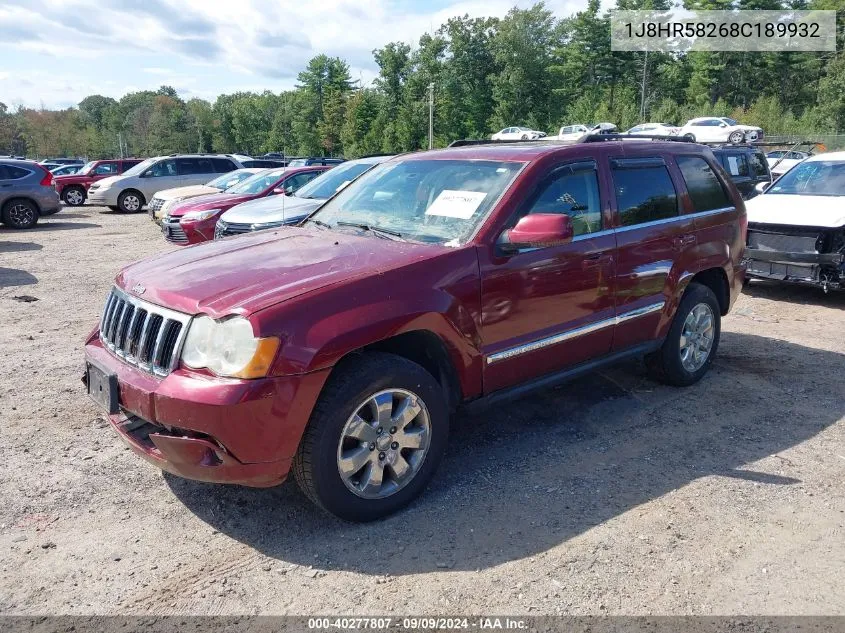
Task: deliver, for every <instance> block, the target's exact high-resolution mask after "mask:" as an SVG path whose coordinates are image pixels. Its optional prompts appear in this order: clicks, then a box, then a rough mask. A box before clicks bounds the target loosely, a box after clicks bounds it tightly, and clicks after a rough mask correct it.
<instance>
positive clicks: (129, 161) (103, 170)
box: [53, 158, 141, 207]
mask: <svg viewBox="0 0 845 633" xmlns="http://www.w3.org/2000/svg"><path fill="white" fill-rule="evenodd" d="M140 162H141V159H140V158H121V159H118V160H94V161H91V162H90V163H87V164H86V165H85V166H84V167H83V168H82V169H80V170H79V171H78V172H76V173H75V174H71V175H69V176H56V177H55V178H53V185H54V186H55V188H56V193H58V194H59V197H60V198H61V199H62V200H63V201H64V203H65V204H67V205H69V206H71V207H78V206H80V205H82V204H84V203H85V199H86V198H87V197H88V187H90V186H91V183H93V182H97V181H98V180H102V179H103V178H108V177H109V176H118V175H120V174H122V173H123V172H124V171H126V170H127V169H129V168H130V167H134V166H135V165H137V164H138V163H140Z"/></svg>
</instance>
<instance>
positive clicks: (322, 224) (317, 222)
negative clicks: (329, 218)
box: [308, 218, 332, 229]
mask: <svg viewBox="0 0 845 633" xmlns="http://www.w3.org/2000/svg"><path fill="white" fill-rule="evenodd" d="M308 222H313V223H314V224H316V225H317V226H322V227H323V228H324V229H330V228H332V225H331V224H326V223H325V222H323V221H322V220H318V219H317V218H308Z"/></svg>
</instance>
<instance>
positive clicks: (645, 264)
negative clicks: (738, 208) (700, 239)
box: [610, 153, 696, 351]
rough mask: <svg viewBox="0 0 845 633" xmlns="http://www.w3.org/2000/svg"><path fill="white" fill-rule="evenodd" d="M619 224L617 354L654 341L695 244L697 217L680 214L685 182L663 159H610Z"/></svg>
mask: <svg viewBox="0 0 845 633" xmlns="http://www.w3.org/2000/svg"><path fill="white" fill-rule="evenodd" d="M610 171H611V175H612V178H613V191H614V196H613V199H612V200H611V202H612V204H613V205H614V219H615V226H616V243H617V260H618V261H617V268H616V333H615V335H614V339H613V349H614V351H620V350H624V349H627V348H630V347H633V346H636V345H638V344H641V343H642V344H644V343H647V342H649V341H652V340H654V339H655V338H656V336H657V332H658V329H659V327H660V325H661V324H662V320H663V319H664V318H665V317H664V316H663V315H664V314H665V312H666V305H667V303H668V302H669V301H670V299H671V297H672V289H673V288H674V284H675V283H676V282H675V281H673V273H674V274H677V271H676V269H675V266H676V262H677V261H678V260H679V259H681V258H682V257H683V254H684V253H685V252H687V251H689V250H690V249H692V248H693V247H694V245H695V239H696V238H695V224H694V219H693V218H692V217H690V216H687V215H686V214H684V213H682V207H681V204H680V195H679V193H680V192H682V191H683V181H681V179H680V175H679V174H677V172H675V170H674V169H670V164H669V163H668V162H667V159H666V157H665V156H663V155H661V154H659V153H654V154H651V155H649V154H643V155H636V156H631V157H628V156H619V157H617V158H611V159H610Z"/></svg>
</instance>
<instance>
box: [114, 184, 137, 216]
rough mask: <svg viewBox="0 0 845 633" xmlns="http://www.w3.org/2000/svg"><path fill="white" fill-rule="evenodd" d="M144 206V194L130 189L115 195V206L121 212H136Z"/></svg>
mask: <svg viewBox="0 0 845 633" xmlns="http://www.w3.org/2000/svg"><path fill="white" fill-rule="evenodd" d="M143 206H144V196H142V195H141V194H140V193H138V192H137V191H134V190H132V189H130V190H129V191H124V192H123V193H121V194H120V195H119V196H118V197H117V207H118V209H120V210H121V211H122V212H123V213H137V212H138V211H140V210H141V207H143Z"/></svg>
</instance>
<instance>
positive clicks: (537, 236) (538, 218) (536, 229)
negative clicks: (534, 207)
mask: <svg viewBox="0 0 845 633" xmlns="http://www.w3.org/2000/svg"><path fill="white" fill-rule="evenodd" d="M572 236H573V230H572V220H571V219H570V218H569V216H568V215H564V214H562V213H532V214H530V215H526V216H525V217H524V218H522V219H521V220H520V221H519V222H517V223H516V226H515V227H513V228H512V229H510V230H508V231H505V232H504V233H502V236H501V238H500V240H499V244H500V246H502V247H503V248H504V249H505V250H508V251H515V250H519V249H521V248H544V247H548V246H559V245H561V244H568V243H569V242H571V241H572Z"/></svg>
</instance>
